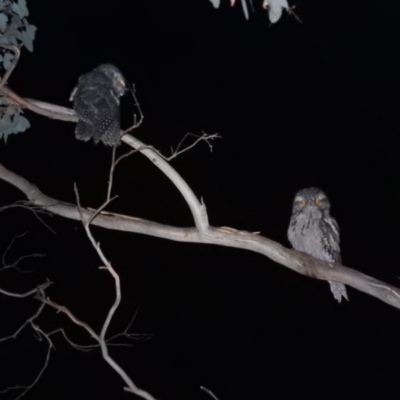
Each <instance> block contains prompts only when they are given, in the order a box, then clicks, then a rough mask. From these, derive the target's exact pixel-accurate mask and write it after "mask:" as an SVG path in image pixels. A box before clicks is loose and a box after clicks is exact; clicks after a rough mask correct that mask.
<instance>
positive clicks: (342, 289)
mask: <svg viewBox="0 0 400 400" xmlns="http://www.w3.org/2000/svg"><path fill="white" fill-rule="evenodd" d="M329 284H330V286H331V291H332V293H333V297H334V298H335V299H336V300H337V301H338V302H339V303H340V302H341V301H342V296H343V297H344V298H345V299H346V300H347V301H349V298H348V296H347V291H346V286H344V285H343V283H340V282H334V281H329Z"/></svg>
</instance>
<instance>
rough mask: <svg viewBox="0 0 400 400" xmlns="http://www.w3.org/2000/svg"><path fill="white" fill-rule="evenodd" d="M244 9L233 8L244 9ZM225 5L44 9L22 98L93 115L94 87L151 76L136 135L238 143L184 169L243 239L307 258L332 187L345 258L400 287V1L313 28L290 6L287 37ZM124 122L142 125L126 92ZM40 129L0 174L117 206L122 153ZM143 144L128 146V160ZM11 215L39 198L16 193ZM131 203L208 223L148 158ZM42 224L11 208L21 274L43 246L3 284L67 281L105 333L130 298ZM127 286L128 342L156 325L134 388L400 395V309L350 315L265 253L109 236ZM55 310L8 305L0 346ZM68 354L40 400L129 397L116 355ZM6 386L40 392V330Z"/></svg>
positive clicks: (334, 10) (312, 10) (181, 165)
mask: <svg viewBox="0 0 400 400" xmlns="http://www.w3.org/2000/svg"><path fill="white" fill-rule="evenodd" d="M225 3H226V4H225ZM225 3H224V4H223V6H222V8H221V9H220V10H215V9H213V7H212V6H211V4H210V3H209V1H207V0H196V1H187V0H182V1H172V0H171V1H165V0H153V1H146V0H141V1H122V0H114V1H112V2H110V1H99V0H90V1H89V0H87V1H81V2H75V1H54V0H41V1H39V0H30V1H28V7H29V9H30V12H31V15H30V17H29V21H30V23H32V24H34V25H36V26H37V27H38V31H37V37H36V40H35V42H34V52H33V53H32V54H31V53H29V52H27V51H24V52H23V54H22V56H21V60H20V63H19V65H18V66H17V68H16V70H15V71H14V73H13V74H12V76H11V78H10V80H9V85H10V87H11V88H12V89H13V90H15V91H16V92H17V93H19V94H20V95H22V96H26V97H30V98H35V99H40V100H42V101H47V102H50V103H54V104H58V105H63V106H67V107H69V106H71V103H69V102H68V98H69V95H70V93H71V91H72V88H73V87H74V85H75V84H76V81H77V79H78V77H79V76H80V75H81V74H83V73H86V72H88V71H89V70H91V69H93V68H94V67H96V66H97V65H99V64H100V63H104V62H111V63H114V64H116V65H117V66H118V67H119V68H120V69H121V71H122V72H123V73H124V75H125V76H126V78H127V79H128V80H129V81H130V82H134V83H135V85H136V89H137V96H138V98H139V99H140V102H141V105H142V109H143V112H144V114H145V120H144V123H143V125H142V126H141V127H140V129H138V130H137V131H135V132H134V134H135V135H136V136H137V137H138V138H140V139H141V140H143V141H144V142H146V143H148V144H151V145H153V146H155V147H156V148H158V149H159V150H160V151H162V152H164V153H168V152H169V151H170V147H171V146H176V145H177V143H179V141H180V140H181V138H182V137H183V136H184V134H185V133H186V132H191V133H194V134H201V132H202V131H204V132H207V133H215V132H218V133H219V134H220V135H221V136H222V137H223V139H221V140H218V141H216V142H215V143H214V147H213V152H211V153H210V152H209V150H208V147H207V146H206V145H205V144H204V143H201V144H199V145H198V146H196V147H195V148H194V149H192V150H191V151H189V152H186V153H185V154H183V155H181V156H180V157H179V158H177V159H175V160H173V161H172V165H173V167H174V168H176V169H177V171H178V172H179V173H180V174H181V175H182V176H183V178H184V179H185V180H186V181H187V182H188V183H189V185H190V186H191V187H192V189H193V190H194V192H195V193H196V194H197V195H198V196H199V197H200V196H201V197H203V199H204V201H205V203H206V205H207V208H208V212H209V218H210V223H211V224H212V225H214V226H221V225H224V226H231V227H234V228H236V229H243V230H248V231H261V232H262V234H263V235H265V236H267V237H269V238H271V239H273V240H276V241H278V242H280V243H282V244H284V245H285V246H288V242H287V239H286V230H287V225H288V221H289V218H290V213H291V202H292V199H293V196H294V194H295V192H296V191H297V190H299V189H301V188H303V187H307V186H319V187H321V188H322V189H324V190H325V191H326V193H327V194H328V196H329V198H330V200H331V203H332V215H333V216H334V217H335V218H336V219H337V220H338V222H339V226H340V228H341V239H342V256H343V261H344V264H345V265H347V266H350V267H352V268H355V269H357V270H360V271H362V272H364V273H366V274H370V275H372V276H374V277H376V278H379V279H382V280H384V281H387V282H389V283H392V284H395V285H398V284H399V280H398V275H400V266H399V261H398V252H397V247H398V244H399V222H400V219H399V217H400V214H399V211H398V210H399V201H400V191H399V182H398V180H399V163H400V161H399V157H398V148H399V144H398V130H399V124H398V93H399V89H400V87H399V78H398V73H399V70H400V68H399V66H400V57H399V43H400V40H399V39H400V29H399V19H400V17H399V15H400V14H399V13H398V11H399V10H398V3H397V2H394V1H384V2H372V1H367V2H366V1H361V0H339V1H329V2H328V1H321V0H299V3H297V9H296V11H297V13H298V14H299V16H300V17H301V18H302V19H303V20H304V23H303V24H299V23H298V22H297V21H296V20H295V19H294V18H293V17H290V16H288V15H287V14H286V13H285V14H284V15H283V18H282V20H281V21H279V23H277V24H276V25H274V26H272V27H270V26H269V21H268V18H267V14H266V12H264V11H263V10H262V9H261V8H260V5H259V4H258V2H257V1H256V0H254V3H255V4H256V5H258V8H257V12H256V13H255V14H252V16H251V20H250V21H246V20H245V19H244V17H243V13H242V10H241V7H240V4H237V5H236V6H235V7H233V8H230V7H229V6H228V2H227V1H226V2H225ZM122 112H123V117H122V127H123V128H126V127H128V126H130V125H131V123H132V101H131V100H130V99H129V98H125V99H124V100H123V105H122ZM26 116H27V117H29V120H30V122H31V129H29V130H27V131H26V132H25V133H21V134H19V135H13V136H10V137H9V139H8V143H7V144H6V145H5V144H4V142H3V143H1V145H0V157H1V158H0V160H1V161H0V162H1V163H2V164H3V165H4V166H5V167H7V168H9V169H10V170H12V171H14V172H15V173H17V174H19V175H22V176H23V177H25V178H26V179H28V180H29V181H30V182H32V183H34V184H36V185H38V187H39V188H40V189H41V190H42V191H43V192H44V193H45V194H47V195H49V196H51V197H54V198H57V199H60V200H63V201H68V202H74V201H75V199H74V192H73V184H74V182H76V183H77V185H78V188H79V190H80V195H81V201H82V203H83V205H84V206H88V207H96V206H99V205H100V204H102V203H103V201H104V199H105V195H106V185H107V177H108V168H109V164H110V158H111V150H110V149H109V148H106V147H105V146H103V145H102V144H99V145H97V146H94V145H93V143H92V142H90V143H84V142H80V141H77V140H76V139H75V137H74V125H73V124H71V123H67V122H62V121H53V120H50V119H47V118H45V117H42V116H39V115H34V114H32V113H30V112H26ZM123 150H127V146H126V145H124V144H123V145H122V146H121V149H120V151H123ZM0 193H1V196H0V201H1V204H2V205H7V204H11V203H12V202H14V201H16V200H21V199H24V197H23V195H22V194H21V193H20V192H19V191H18V190H17V189H15V188H14V187H11V186H10V185H8V184H6V183H5V182H2V183H0ZM115 193H116V194H118V195H119V198H118V199H117V200H115V201H114V202H113V204H111V205H110V207H109V210H112V211H116V212H119V213H124V214H127V215H133V216H139V217H141V218H146V219H149V220H154V221H157V222H160V223H165V224H171V225H176V226H192V225H193V221H192V217H191V214H190V212H189V210H188V207H187V205H186V204H185V202H184V200H183V199H182V198H181V196H180V194H179V193H178V191H177V190H176V189H175V187H174V186H173V185H172V184H171V183H170V182H169V181H168V179H167V178H166V177H165V176H164V175H163V174H162V173H161V172H160V171H159V170H157V168H155V167H154V166H153V165H152V164H151V163H149V162H148V160H147V159H146V158H145V157H143V156H141V155H139V154H135V155H134V156H132V157H130V158H129V159H127V160H124V161H123V162H122V163H121V165H120V166H119V167H118V169H117V171H116V176H115ZM44 220H45V221H46V223H47V224H49V225H50V226H51V227H52V229H54V231H55V234H53V233H52V232H50V231H49V230H48V229H47V228H46V227H45V226H44V225H43V224H41V223H40V222H39V221H38V220H37V219H36V218H35V217H34V215H33V214H32V213H30V212H29V211H26V210H21V209H13V210H8V211H4V212H2V213H1V214H0V224H1V229H0V251H2V252H3V251H4V250H5V249H6V247H7V246H8V244H9V243H10V241H11V240H12V238H13V237H14V236H15V235H17V234H21V233H24V232H27V234H26V235H25V236H24V237H23V238H20V239H18V240H17V242H16V243H15V245H14V246H13V247H12V248H11V250H10V251H9V252H8V253H7V258H6V263H8V264H9V263H11V262H13V261H15V260H16V259H17V258H18V257H19V256H21V255H23V254H29V253H32V252H34V253H45V254H46V257H44V258H34V259H29V260H25V261H24V262H22V263H21V264H20V266H21V269H23V270H25V271H32V272H30V273H21V272H18V271H15V270H14V271H13V270H8V271H3V272H1V280H0V281H1V287H2V288H3V289H8V290H14V291H21V292H22V291H23V290H29V289H31V288H32V287H34V285H36V284H38V283H41V282H43V280H44V279H45V278H46V277H48V278H50V279H51V280H52V281H53V282H54V285H53V286H52V287H51V288H50V289H49V290H48V295H49V296H50V297H51V298H52V299H54V300H55V301H57V302H59V303H61V304H64V305H66V306H68V307H69V308H70V309H71V310H72V311H73V312H74V313H75V314H76V315H77V316H78V317H79V318H81V319H84V320H85V321H87V322H88V323H90V324H92V325H93V327H95V328H96V329H97V330H99V329H100V327H101V324H102V322H103V320H104V317H105V315H106V312H107V310H108V308H109V306H110V305H111V303H112V301H113V298H114V286H113V282H112V280H111V278H110V277H109V276H108V275H107V273H106V272H104V271H99V270H98V268H97V267H98V266H99V265H100V264H101V262H100V260H99V259H98V257H97V255H96V253H95V251H94V250H93V248H92V247H91V245H90V243H89V241H88V239H87V237H86V236H85V233H84V231H83V228H82V226H81V224H80V223H78V222H76V221H69V220H65V219H63V218H61V217H57V216H54V217H44ZM93 233H94V234H95V237H96V239H97V240H98V241H100V243H101V245H102V249H103V250H104V252H105V254H106V256H107V257H108V259H109V260H111V262H112V264H113V266H114V267H115V269H116V270H117V271H118V273H119V274H120V276H121V280H122V293H123V302H122V306H121V308H120V310H119V311H118V312H117V315H116V316H115V320H114V322H113V324H112V327H111V329H110V334H114V333H118V332H120V331H122V330H123V329H124V328H125V326H126V324H127V323H128V322H129V320H130V318H131V316H132V315H133V314H134V312H135V310H137V308H138V307H139V306H140V309H139V312H138V315H137V317H136V320H135V322H134V325H133V327H132V329H131V331H133V332H137V333H151V334H153V335H154V336H153V338H152V339H151V340H149V341H146V342H138V341H135V342H133V347H132V348H129V347H117V348H112V349H111V354H112V355H113V356H114V357H115V359H116V360H117V362H119V363H120V364H121V366H123V367H124V368H125V369H126V371H127V372H128V373H129V375H130V376H131V377H132V379H133V380H134V382H135V383H136V384H137V385H138V386H139V387H141V388H143V389H146V390H148V391H149V392H150V393H152V394H153V395H154V396H155V397H157V398H159V399H207V398H208V399H209V398H210V397H209V396H208V395H207V394H206V393H204V392H202V391H201V390H200V389H199V386H200V385H203V386H205V387H207V388H209V389H211V390H212V391H213V392H214V393H215V394H216V395H217V396H218V397H219V399H220V400H227V399H229V400H234V399H244V400H246V399H254V400H258V399H260V400H261V399H299V398H301V399H303V398H304V399H338V398H340V399H343V398H375V399H376V398H383V397H388V396H392V395H396V394H397V393H398V376H399V372H400V366H399V365H398V362H397V360H398V357H399V351H400V350H399V334H400V313H399V311H398V310H395V309H394V308H391V307H390V306H388V305H386V304H384V303H382V302H380V301H378V300H377V299H374V298H371V297H368V296H367V295H364V294H363V293H359V292H357V291H355V290H353V289H351V288H350V289H349V290H348V292H349V297H350V302H349V303H347V302H346V303H344V304H340V305H339V304H337V303H336V302H335V301H334V299H333V297H332V295H331V293H330V291H329V287H328V285H327V283H325V282H321V281H317V280H312V279H309V278H307V277H304V276H301V275H298V274H296V273H293V272H291V271H289V270H287V269H285V268H284V267H282V266H280V265H277V264H275V263H273V262H272V261H270V260H268V259H267V258H265V257H263V256H261V255H258V254H255V253H251V252H246V251H241V250H237V249H231V248H223V247H216V246H208V245H199V244H196V245H194V244H185V243H175V242H172V241H168V240H161V239H156V238H151V237H147V236H140V235H138V234H131V233H123V232H114V231H108V230H104V229H100V228H93ZM37 307H38V304H37V302H35V300H33V299H24V300H18V299H11V298H8V297H5V296H1V299H0V320H1V321H2V322H1V324H0V335H1V336H5V335H9V334H12V333H13V332H14V331H15V330H16V329H17V328H18V327H19V326H20V325H21V323H22V322H23V321H24V320H25V319H26V318H27V317H28V316H29V315H31V314H33V313H34V312H35V310H36V308H37ZM37 323H38V324H39V325H40V327H41V328H42V329H44V330H46V331H50V330H52V329H56V328H58V327H60V326H62V327H64V329H65V331H66V332H67V334H68V335H69V336H70V338H71V339H73V340H75V341H76V342H78V343H81V344H90V343H92V342H91V341H90V339H89V338H88V336H87V335H86V333H85V332H82V331H81V329H79V328H78V327H76V326H74V325H73V324H72V323H70V322H69V321H68V319H67V317H66V316H65V315H60V314H56V313H55V312H54V311H53V310H51V309H46V311H45V312H44V313H43V315H42V316H41V317H40V319H39V320H38V321H37ZM53 340H54V344H55V346H56V351H55V352H52V354H51V359H50V362H49V367H48V368H47V370H46V371H45V373H44V375H43V377H42V378H41V380H40V382H39V383H38V384H37V385H36V386H35V388H34V389H32V390H31V392H29V394H27V395H26V399H34V398H52V399H54V398H57V399H71V398H72V397H73V398H77V399H87V398H96V399H111V398H112V399H117V398H118V399H125V398H126V399H128V398H132V397H133V396H132V395H130V394H127V393H124V392H123V390H122V388H123V383H122V381H121V379H120V378H119V377H118V376H117V375H116V373H115V372H114V371H112V370H111V369H110V367H109V366H108V365H107V364H105V362H104V361H103V360H102V359H101V356H100V353H99V351H98V350H94V351H92V352H90V353H83V352H79V351H76V350H75V349H72V348H71V347H70V346H69V345H67V344H66V342H65V340H64V339H63V338H62V337H61V335H58V336H53ZM0 354H1V357H0V370H1V371H2V372H1V378H0V384H1V385H0V389H4V388H6V387H8V386H10V385H14V384H26V383H30V382H31V381H32V380H33V379H34V377H35V374H37V372H38V371H39V369H40V368H41V366H42V365H43V363H44V359H45V354H46V343H43V342H42V343H39V342H37V340H36V339H35V338H34V334H33V331H32V330H31V329H30V328H27V329H26V330H24V331H23V332H22V333H21V334H20V335H19V336H18V338H17V340H12V341H8V342H5V343H0ZM17 394H18V391H14V392H12V393H7V394H6V395H4V396H3V397H4V398H5V399H14V398H16V396H17Z"/></svg>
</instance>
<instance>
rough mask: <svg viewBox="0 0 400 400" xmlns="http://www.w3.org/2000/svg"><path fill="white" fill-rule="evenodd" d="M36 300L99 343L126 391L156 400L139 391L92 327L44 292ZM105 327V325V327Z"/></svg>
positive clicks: (105, 358) (149, 399) (148, 399)
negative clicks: (69, 320)
mask: <svg viewBox="0 0 400 400" xmlns="http://www.w3.org/2000/svg"><path fill="white" fill-rule="evenodd" d="M36 298H37V299H38V300H40V301H41V302H43V304H47V305H49V306H50V307H53V308H55V309H56V310H57V311H59V312H62V313H64V314H66V315H67V316H68V317H69V318H70V319H71V321H72V322H74V323H75V324H76V325H79V326H81V327H82V328H84V329H86V331H87V332H89V334H90V335H91V336H92V337H93V338H94V339H95V340H96V341H97V342H98V343H99V345H100V348H101V351H102V355H103V358H104V360H105V361H106V362H107V363H108V364H109V365H110V366H111V367H112V368H113V369H114V370H115V371H116V372H117V373H118V374H119V375H120V377H121V378H122V379H123V381H124V382H125V383H126V385H127V386H128V389H126V388H125V390H128V391H130V392H132V393H134V394H136V395H137V396H140V397H142V398H144V399H146V400H155V399H154V397H153V396H151V395H150V394H149V393H147V392H146V391H144V390H142V389H139V388H138V387H137V386H136V385H135V384H134V383H133V382H132V380H131V379H130V378H129V376H128V375H127V374H126V372H125V371H124V370H123V369H122V368H121V367H120V366H119V365H118V364H117V363H116V362H115V361H114V360H113V358H112V357H111V356H110V355H109V353H108V348H107V344H106V342H105V341H104V340H103V338H102V337H101V335H98V334H97V333H96V332H95V331H94V330H93V329H92V328H91V327H90V325H88V324H87V323H86V322H84V321H81V320H79V319H78V318H77V317H75V315H74V314H73V313H72V312H71V311H70V310H69V309H68V308H67V307H64V306H61V305H59V304H57V303H55V302H54V301H51V300H50V299H49V298H48V297H45V295H44V292H43V291H39V292H38V294H37V296H36ZM109 315H110V313H109ZM104 326H105V325H104ZM104 326H103V329H102V332H103V330H104Z"/></svg>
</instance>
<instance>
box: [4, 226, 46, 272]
mask: <svg viewBox="0 0 400 400" xmlns="http://www.w3.org/2000/svg"><path fill="white" fill-rule="evenodd" d="M26 233H27V232H25V233H22V234H21V235H17V236H15V237H14V238H13V239H12V241H11V242H10V244H9V245H8V246H7V248H6V250H5V251H4V253H3V260H2V262H3V267H2V268H0V272H1V271H4V270H6V269H10V268H15V269H16V270H18V271H20V272H27V271H24V270H21V269H20V268H18V264H19V263H20V262H21V261H22V260H25V259H27V258H35V257H44V256H45V255H46V254H39V253H34V254H27V255H25V256H20V257H18V259H17V260H16V261H14V262H13V263H12V264H8V265H6V260H5V258H6V255H7V253H8V251H9V250H10V249H11V247H12V245H13V244H14V242H15V240H16V239H19V238H21V237H23V236H25V235H26Z"/></svg>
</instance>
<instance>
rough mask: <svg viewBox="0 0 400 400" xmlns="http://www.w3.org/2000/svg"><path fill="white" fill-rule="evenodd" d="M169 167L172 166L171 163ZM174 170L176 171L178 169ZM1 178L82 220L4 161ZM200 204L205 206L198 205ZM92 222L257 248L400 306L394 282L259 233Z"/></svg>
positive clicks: (108, 217)
mask: <svg viewBox="0 0 400 400" xmlns="http://www.w3.org/2000/svg"><path fill="white" fill-rule="evenodd" d="M169 168H172V167H170V166H169ZM175 173H176V174H177V172H175ZM0 179H3V180H5V181H7V182H9V183H11V184H12V185H14V186H15V187H17V188H18V189H20V190H21V191H22V192H23V193H24V194H25V195H26V196H27V198H28V199H29V200H30V202H31V203H33V204H34V205H35V206H40V207H43V208H45V209H46V210H48V211H50V212H52V213H54V214H57V215H60V216H62V217H65V218H70V219H74V220H78V221H79V220H81V218H80V215H79V211H78V208H77V207H76V206H74V205H72V204H68V203H63V202H60V201H58V200H56V199H52V198H51V197H49V196H46V195H45V194H43V193H42V192H41V191H40V190H39V189H38V188H37V187H36V186H34V185H32V184H31V183H29V182H28V181H27V180H26V179H24V178H22V177H20V176H18V175H16V174H14V173H13V172H11V171H9V170H7V169H6V168H4V167H3V166H1V165H0ZM199 207H202V206H201V205H199ZM93 214H94V211H90V210H85V209H82V215H83V218H84V219H85V220H88V219H89V218H90V217H91V216H92V215H93ZM92 225H96V226H101V227H103V228H106V229H114V230H119V231H125V232H135V233H140V234H144V235H150V236H155V237H160V238H164V239H170V240H175V241H180V242H191V243H208V244H216V245H219V246H227V247H235V248H240V249H246V250H250V251H255V252H257V253H260V254H263V255H265V256H267V257H268V258H270V259H271V260H273V261H275V262H277V263H278V264H281V265H283V266H285V267H287V268H290V269H291V270H293V271H296V272H298V273H300V274H303V275H307V276H309V277H311V278H315V279H322V280H333V281H338V282H342V283H344V284H346V285H348V286H351V287H353V288H355V289H358V290H360V291H361V292H364V293H367V294H369V295H371V296H374V297H376V298H378V299H380V300H382V301H384V302H385V303H388V304H390V305H392V306H393V307H396V308H399V309H400V289H398V288H396V287H395V286H392V285H389V284H386V283H384V282H382V281H379V280H377V279H374V278H372V277H370V276H367V275H364V274H362V273H361V272H358V271H355V270H353V269H351V268H347V267H344V266H340V265H337V264H335V265H331V264H329V263H328V262H325V261H321V260H318V259H316V258H313V257H311V256H309V255H307V254H304V253H300V252H297V251H294V250H290V249H287V248H285V247H283V246H281V245H280V244H279V243H276V242H274V241H272V240H270V239H268V238H266V237H263V236H260V235H257V234H252V233H248V232H243V231H237V230H235V229H227V228H224V227H223V228H214V227H211V226H209V227H207V229H206V231H204V232H203V233H200V232H199V230H198V229H197V228H178V227H175V226H168V225H162V224H159V223H157V222H152V221H147V220H144V219H140V218H134V217H129V216H126V215H120V214H113V213H108V212H102V213H100V214H99V215H98V216H97V217H96V219H95V220H93V222H92Z"/></svg>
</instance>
